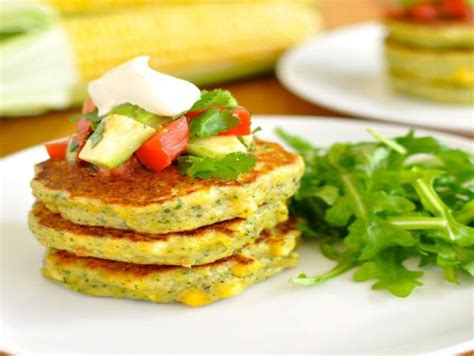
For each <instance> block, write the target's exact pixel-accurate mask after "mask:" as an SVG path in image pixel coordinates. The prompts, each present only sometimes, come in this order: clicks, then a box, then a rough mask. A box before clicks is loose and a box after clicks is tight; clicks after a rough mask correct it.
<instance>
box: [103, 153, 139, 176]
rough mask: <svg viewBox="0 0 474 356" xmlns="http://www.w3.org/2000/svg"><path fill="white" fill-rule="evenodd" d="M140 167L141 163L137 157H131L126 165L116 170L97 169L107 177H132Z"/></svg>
mask: <svg viewBox="0 0 474 356" xmlns="http://www.w3.org/2000/svg"><path fill="white" fill-rule="evenodd" d="M139 167H140V162H139V161H138V159H137V158H136V157H135V156H132V157H130V158H129V159H128V160H127V161H126V162H125V163H123V164H122V165H120V166H118V167H116V168H102V167H97V170H98V171H99V173H100V174H101V175H103V176H105V177H118V176H120V177H126V176H132V175H133V172H134V171H135V170H136V169H138V168H139Z"/></svg>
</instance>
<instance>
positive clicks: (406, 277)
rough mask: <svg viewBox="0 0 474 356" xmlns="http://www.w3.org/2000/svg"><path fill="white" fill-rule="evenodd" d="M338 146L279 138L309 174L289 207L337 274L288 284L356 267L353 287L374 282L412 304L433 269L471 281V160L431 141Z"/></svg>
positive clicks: (473, 260)
mask: <svg viewBox="0 0 474 356" xmlns="http://www.w3.org/2000/svg"><path fill="white" fill-rule="evenodd" d="M369 132H370V133H371V134H372V136H373V137H374V138H375V139H376V142H359V143H336V144H334V145H332V146H331V147H329V148H320V147H315V146H313V145H312V144H311V143H309V142H307V141H305V140H303V139H301V138H299V137H295V136H292V135H290V134H289V133H287V132H285V131H283V130H278V131H277V133H278V134H279V136H280V137H281V138H282V139H283V140H285V141H286V142H287V143H288V144H289V145H290V146H292V147H293V148H294V149H295V150H296V151H298V153H300V155H301V156H302V157H303V159H304V160H305V163H306V171H305V174H304V176H303V177H302V180H301V187H300V189H299V191H298V192H297V193H296V195H295V197H294V198H293V201H292V203H291V211H292V213H293V214H296V215H298V216H299V217H300V218H301V222H300V229H301V230H302V232H303V235H304V237H306V238H309V239H312V240H316V241H319V245H320V248H321V251H322V253H323V254H324V255H325V256H326V257H328V258H330V259H331V260H334V261H336V266H335V267H334V268H333V269H332V270H330V271H328V272H327V273H324V274H321V275H317V276H307V275H306V274H302V275H300V276H298V277H296V278H294V279H292V282H293V283H295V284H298V285H314V284H318V283H322V282H324V281H326V280H328V279H331V278H334V277H336V276H338V275H340V274H342V273H344V272H346V271H348V270H350V269H353V268H355V269H356V272H355V274H354V280H356V281H358V282H363V281H368V280H375V283H374V284H373V289H386V290H388V291H389V292H390V293H392V294H393V295H395V296H398V297H406V296H408V295H409V294H410V293H411V292H412V291H413V289H414V288H416V287H419V286H421V285H422V283H421V282H420V281H419V279H420V278H421V276H422V275H423V272H422V271H418V270H410V269H408V268H407V267H406V266H405V262H406V260H407V259H408V260H409V259H411V260H413V258H415V259H418V260H419V261H420V268H421V267H424V266H427V265H432V264H434V265H436V266H438V267H439V268H441V269H442V270H443V275H444V278H445V279H446V280H447V281H448V282H451V283H458V281H459V279H458V276H459V275H460V274H465V275H467V276H469V275H470V276H473V275H474V228H473V225H474V203H473V201H474V199H473V198H474V195H473V193H474V189H473V185H474V184H473V181H474V159H473V155H472V154H470V153H467V152H464V151H462V150H458V149H453V148H450V147H447V146H445V145H443V144H441V143H440V142H439V141H437V140H436V139H434V138H433V137H416V136H415V134H414V132H412V131H410V132H409V133H408V134H407V135H405V136H402V137H397V138H395V139H389V138H386V137H384V136H383V135H381V134H379V133H377V132H375V131H371V130H369Z"/></svg>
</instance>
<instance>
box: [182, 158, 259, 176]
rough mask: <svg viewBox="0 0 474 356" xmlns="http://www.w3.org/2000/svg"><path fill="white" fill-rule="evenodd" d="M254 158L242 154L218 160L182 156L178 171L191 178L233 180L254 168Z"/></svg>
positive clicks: (255, 161)
mask: <svg viewBox="0 0 474 356" xmlns="http://www.w3.org/2000/svg"><path fill="white" fill-rule="evenodd" d="M256 163H257V160H256V159H255V157H253V156H250V155H248V154H245V153H242V152H235V153H229V154H228V155H226V156H224V157H223V158H220V159H215V158H210V157H196V156H183V157H180V158H178V164H179V168H180V171H181V172H182V173H183V174H186V175H188V176H190V177H193V178H201V179H208V178H219V179H223V180H234V179H236V178H238V177H239V176H240V175H241V174H244V173H247V172H249V171H250V170H251V169H252V168H253V167H255V165H256Z"/></svg>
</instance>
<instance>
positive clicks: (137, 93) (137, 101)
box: [89, 56, 201, 116]
mask: <svg viewBox="0 0 474 356" xmlns="http://www.w3.org/2000/svg"><path fill="white" fill-rule="evenodd" d="M149 59H150V57H148V56H140V57H136V58H133V59H131V60H129V61H128V62H125V63H123V64H121V65H119V66H117V67H115V68H113V69H111V70H110V71H108V72H107V73H105V74H104V75H103V76H102V77H100V78H98V79H96V80H94V81H92V82H90V83H89V95H90V96H91V98H92V100H93V101H94V103H95V105H96V106H97V108H98V109H99V115H101V116H102V115H105V114H107V113H108V112H109V111H110V110H111V109H112V108H113V107H114V106H117V105H119V104H124V103H130V104H134V105H138V106H139V107H141V108H142V109H145V110H147V111H149V112H151V113H153V114H156V115H160V116H174V115H177V114H179V113H181V112H183V111H186V110H189V109H190V108H191V106H192V105H193V104H194V103H195V102H196V101H197V100H199V98H200V96H201V92H200V90H199V88H198V87H197V86H195V85H194V84H192V83H190V82H188V81H185V80H182V79H178V78H175V77H172V76H170V75H167V74H163V73H160V72H157V71H155V70H153V69H151V68H150V67H149V66H148V60H149Z"/></svg>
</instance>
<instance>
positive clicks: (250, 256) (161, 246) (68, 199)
mask: <svg viewBox="0 0 474 356" xmlns="http://www.w3.org/2000/svg"><path fill="white" fill-rule="evenodd" d="M255 156H256V158H257V166H256V167H255V168H254V169H253V170H252V171H250V172H249V173H247V174H244V175H242V176H240V177H239V179H238V180H235V181H223V180H219V179H194V178H191V177H188V176H183V175H182V174H181V173H180V172H179V170H178V168H177V167H175V166H170V167H168V168H166V169H165V170H163V171H161V172H158V173H156V172H150V171H147V170H146V169H144V168H142V167H139V168H137V170H136V171H135V172H134V173H133V175H131V176H128V177H114V176H104V175H102V174H101V173H100V172H98V171H96V170H94V169H91V168H90V167H87V166H80V165H75V164H69V163H67V162H66V161H64V160H48V161H45V162H42V163H40V164H38V165H37V166H36V175H35V178H34V179H33V180H32V182H31V186H32V189H33V195H34V196H35V197H36V198H37V201H36V202H35V204H34V206H33V208H32V210H31V212H30V215H29V225H30V229H31V231H32V232H33V234H34V235H35V237H36V238H37V239H38V241H39V242H40V243H41V244H42V245H44V246H45V247H47V248H48V250H47V252H46V257H45V261H44V267H43V275H44V276H45V277H47V278H49V279H51V280H53V281H56V282H58V283H61V284H63V285H65V286H67V287H69V288H71V289H73V290H75V291H78V292H81V293H85V294H90V295H95V296H110V297H119V298H131V299H140V300H148V301H152V302H161V303H170V302H181V303H184V304H186V305H189V306H200V305H205V304H208V303H211V302H213V301H216V300H218V299H221V298H227V297H230V296H233V295H236V294H238V293H240V292H242V291H243V290H244V289H245V288H246V287H248V286H250V285H252V284H254V283H256V282H258V281H261V280H263V279H266V278H268V277H270V276H272V275H274V274H276V273H278V272H280V271H281V270H283V269H284V268H287V267H291V266H294V265H295V264H296V263H297V260H298V256H297V254H296V252H295V251H294V249H295V247H296V243H297V240H298V237H299V232H298V230H297V229H296V226H295V221H294V220H293V219H289V218H288V209H287V204H286V202H287V200H288V199H289V198H290V197H291V196H292V195H293V194H294V193H295V192H296V190H297V189H298V185H299V180H300V178H301V175H302V173H303V169H304V165H303V162H302V159H301V158H300V157H299V156H297V155H295V154H293V153H290V152H287V151H285V150H284V149H283V148H281V147H280V146H279V145H277V144H275V143H269V142H264V141H259V140H257V141H256V151H255Z"/></svg>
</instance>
